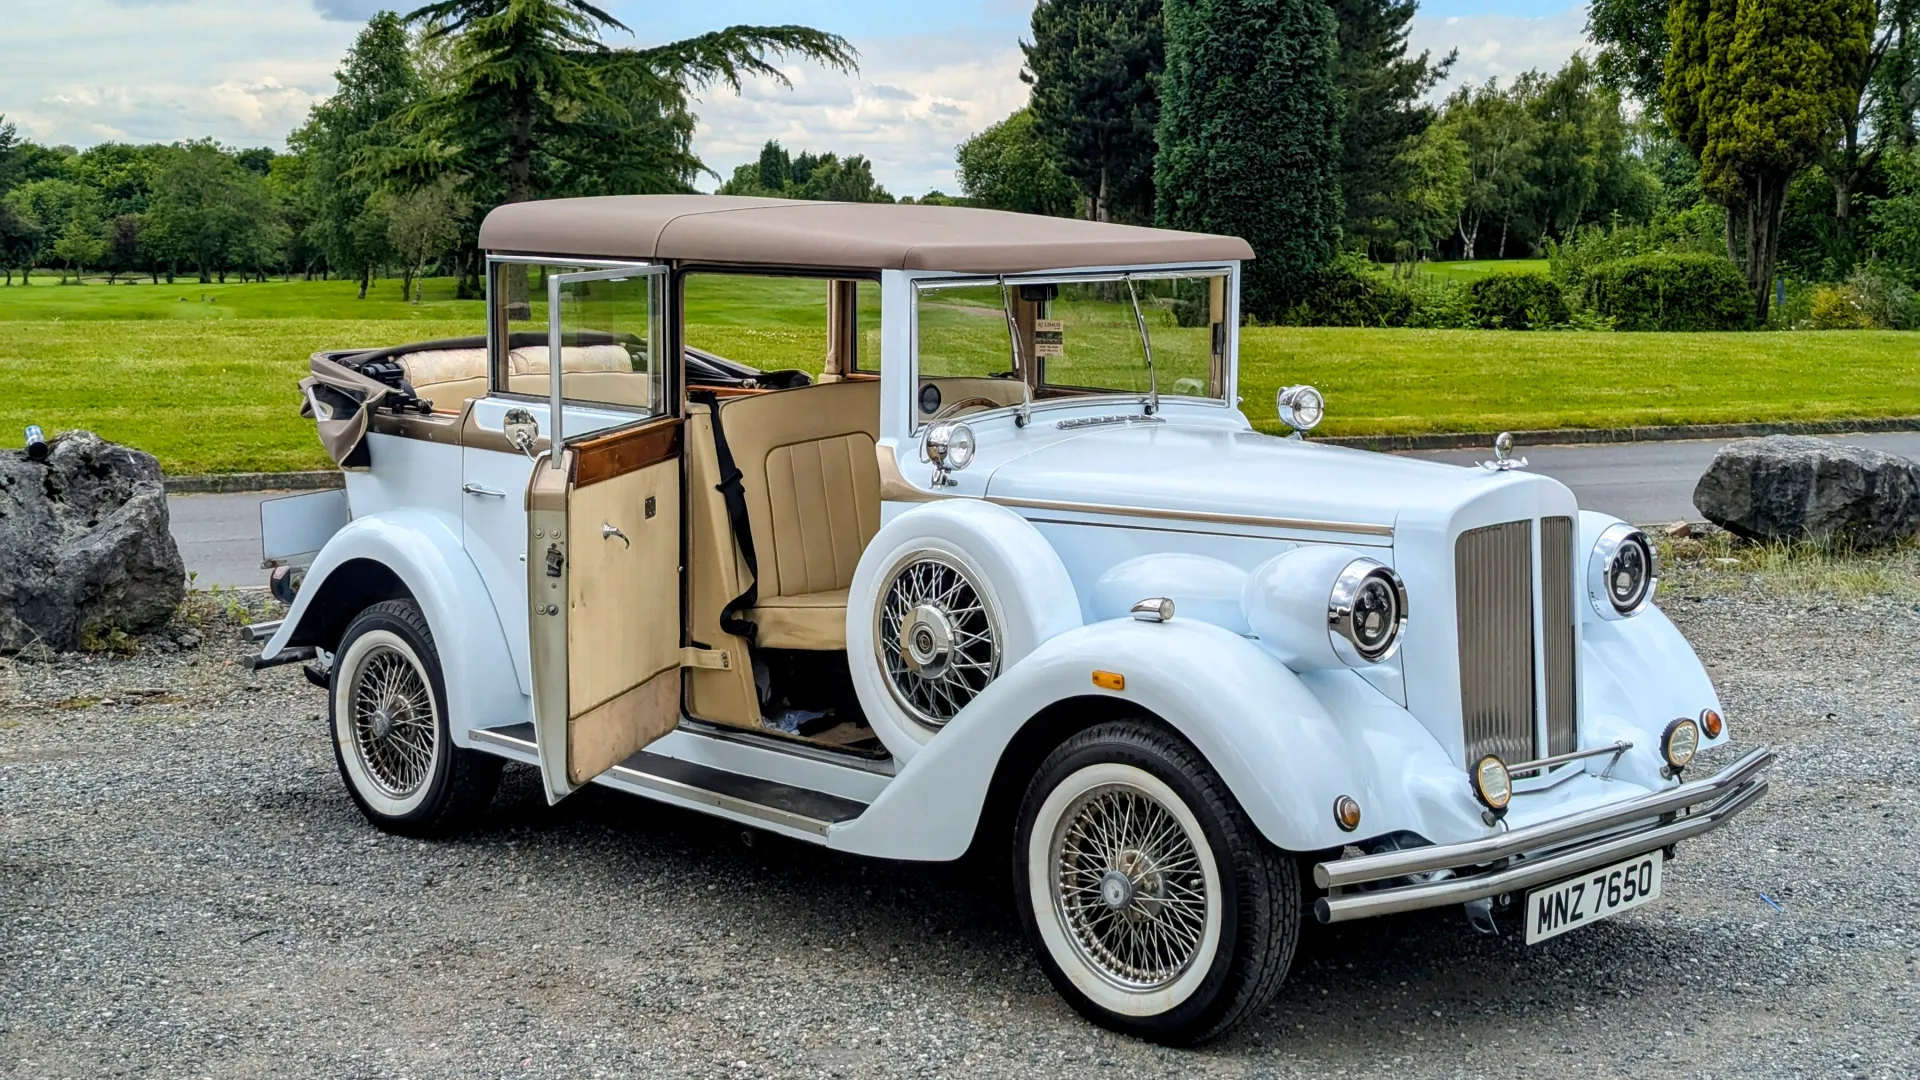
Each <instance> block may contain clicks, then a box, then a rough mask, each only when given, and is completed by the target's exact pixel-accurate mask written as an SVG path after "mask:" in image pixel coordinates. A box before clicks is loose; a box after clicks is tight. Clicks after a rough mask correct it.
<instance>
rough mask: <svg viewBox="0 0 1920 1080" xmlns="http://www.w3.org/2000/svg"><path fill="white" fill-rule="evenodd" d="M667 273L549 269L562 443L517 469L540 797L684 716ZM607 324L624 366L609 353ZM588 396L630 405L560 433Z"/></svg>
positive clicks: (677, 427)
mask: <svg viewBox="0 0 1920 1080" xmlns="http://www.w3.org/2000/svg"><path fill="white" fill-rule="evenodd" d="M663 280H664V270H663V268H658V267H644V268H626V269H620V270H602V271H591V272H587V273H578V274H554V275H550V276H549V277H548V279H547V285H548V311H549V316H548V317H549V322H550V349H549V372H548V373H549V374H550V376H551V382H552V393H553V401H552V403H551V415H552V416H553V417H554V418H555V420H554V421H553V428H554V430H553V433H552V434H553V445H554V446H555V447H556V448H557V449H556V451H555V452H554V453H552V454H549V455H544V456H542V458H541V459H540V461H539V462H537V463H536V464H535V466H534V470H533V476H532V478H531V480H530V481H529V484H528V490H527V531H528V534H529V535H528V537H527V608H528V611H527V617H528V619H529V635H528V638H529V645H530V653H531V660H532V668H533V671H532V675H533V717H534V730H535V738H536V741H537V742H538V743H539V749H540V771H541V774H542V775H543V777H544V778H545V781H546V787H547V800H548V801H549V802H558V801H559V800H560V799H562V798H564V797H566V796H567V795H568V794H570V793H572V792H573V791H574V790H576V789H578V788H579V787H581V786H583V785H585V784H587V783H589V782H591V781H592V780H593V778H594V777H596V776H599V775H600V774H601V773H603V772H605V771H607V770H608V769H610V768H612V767H613V766H615V765H618V764H619V763H620V762H621V761H623V760H625V759H626V758H627V757H628V756H629V755H631V754H632V753H633V752H634V751H636V750H638V749H640V748H641V747H643V746H645V745H646V744H648V743H650V742H652V741H653V740H655V739H657V738H659V737H660V736H662V735H665V734H666V733H667V732H669V731H672V730H673V729H674V727H675V726H676V725H677V724H678V723H679V720H680V611H681V602H680V589H681V574H680V453H681V420H680V419H679V417H677V416H674V415H671V411H672V410H671V409H670V408H669V407H668V406H667V404H666V402H665V396H666V395H665V392H664V389H663V387H664V385H665V382H666V380H665V379H664V375H665V366H666V361H665V359H664V357H665V349H664V345H663V342H664V324H665V318H664V314H663V311H664V307H663V301H664V298H665V291H664V287H663V284H662V283H663ZM643 318H644V321H645V325H644V326H641V325H636V323H639V322H641V320H642V319H643ZM609 334H611V335H612V337H613V339H614V340H615V341H617V342H619V343H620V347H622V348H625V349H626V350H627V352H628V357H629V359H628V362H629V363H630V364H631V365H632V370H631V371H622V370H619V365H618V363H614V362H611V361H610V360H609V356H610V355H611V356H612V357H613V360H614V361H617V360H618V356H617V354H609V353H608V352H607V348H608V346H607V345H606V341H607V338H608V335H609ZM570 342H571V343H575V344H569V343H570ZM580 342H591V343H592V344H589V345H580V344H577V343H580ZM627 379H635V380H639V381H638V382H635V383H633V384H631V385H627V384H625V383H624V382H623V380H627ZM583 401H584V402H587V403H589V404H593V405H606V404H614V405H621V406H625V407H627V408H632V409H635V410H636V414H635V421H634V422H633V423H631V424H628V425H624V426H620V427H616V428H612V429H603V430H601V431H597V432H594V433H592V434H589V435H586V436H583V437H578V438H574V439H571V440H569V439H568V438H567V437H566V434H565V432H564V431H562V427H563V425H564V423H565V420H564V419H563V418H564V417H565V416H566V413H565V412H564V409H566V408H567V407H568V405H569V404H573V405H574V406H575V407H576V408H577V407H578V403H580V402H583ZM575 415H578V414H577V413H576V414H575Z"/></svg>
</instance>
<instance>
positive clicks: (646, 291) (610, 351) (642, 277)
mask: <svg viewBox="0 0 1920 1080" xmlns="http://www.w3.org/2000/svg"><path fill="white" fill-rule="evenodd" d="M661 280H662V276H661V275H658V274H629V273H625V272H622V271H612V272H605V271H603V272H598V273H592V274H583V275H580V276H578V277H574V276H571V275H568V276H563V277H561V278H559V279H558V280H556V281H555V282H553V283H552V286H551V289H552V290H553V291H552V292H550V294H549V295H550V297H552V296H557V298H558V301H559V311H558V314H557V317H556V318H555V319H554V320H553V323H552V325H554V326H556V327H557V328H558V330H559V346H560V349H559V351H560V392H561V393H562V395H564V396H565V397H566V399H567V400H569V401H580V402H587V403H591V404H596V405H619V406H623V407H626V408H630V409H644V410H646V411H647V412H650V413H659V412H660V411H661V408H660V403H661V399H662V397H663V394H662V391H661V376H662V374H663V373H664V372H665V365H664V364H662V363H660V362H659V353H660V351H661V350H660V348H659V344H658V342H656V341H655V337H656V334H657V332H658V328H659V327H660V326H662V324H663V323H664V320H663V319H661V318H659V317H658V312H657V301H658V296H657V294H658V293H659V291H660V290H659V288H658V286H659V283H660V282H661ZM553 344H554V343H553V342H552V341H549V342H548V343H547V347H546V348H545V349H530V350H525V351H524V355H523V350H520V349H515V350H513V353H512V354H511V357H510V359H512V360H514V361H516V362H517V363H518V364H519V365H520V367H521V370H523V371H525V372H526V374H528V375H532V376H536V377H538V378H539V379H540V380H541V381H542V382H543V384H544V385H545V386H547V387H548V388H549V390H550V389H551V386H552V384H551V382H550V381H549V380H550V376H551V373H552V371H553V368H552V360H553V352H554V350H553Z"/></svg>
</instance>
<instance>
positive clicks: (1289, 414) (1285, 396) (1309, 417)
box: [1274, 386, 1327, 432]
mask: <svg viewBox="0 0 1920 1080" xmlns="http://www.w3.org/2000/svg"><path fill="white" fill-rule="evenodd" d="M1274 404H1275V405H1276V406H1278V407H1279V410H1280V422H1281V423H1283V424H1285V425H1287V426H1288V427H1290V428H1292V429H1293V430H1295V431H1299V432H1307V431H1312V430H1313V429H1314V428H1317V427H1319V426H1320V421H1322V420H1324V419H1326V416H1327V399H1326V398H1324V397H1321V396H1320V391H1318V390H1315V389H1314V388H1313V387H1311V386H1289V387H1285V388H1283V389H1282V390H1281V391H1280V393H1279V394H1277V395H1275V398H1274Z"/></svg>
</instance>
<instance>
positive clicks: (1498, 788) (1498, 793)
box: [1473, 754, 1513, 813]
mask: <svg viewBox="0 0 1920 1080" xmlns="http://www.w3.org/2000/svg"><path fill="white" fill-rule="evenodd" d="M1473 795H1474V798H1477V799H1479V800H1480V802H1481V804H1482V805H1484V806H1485V807H1486V808H1487V809H1489V810H1492V811H1494V812H1496V813H1497V812H1499V811H1502V810H1505V809H1506V808H1507V804H1508V803H1509V802H1512V801H1513V777H1512V776H1511V775H1510V774H1508V772H1507V763H1506V762H1504V761H1501V760H1500V759H1499V758H1497V757H1495V756H1494V755H1492V754H1488V755H1487V756H1486V757H1483V758H1481V759H1480V760H1479V761H1477V762H1475V763H1474V766H1473Z"/></svg>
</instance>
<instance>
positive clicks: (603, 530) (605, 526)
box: [600, 521, 633, 547]
mask: <svg viewBox="0 0 1920 1080" xmlns="http://www.w3.org/2000/svg"><path fill="white" fill-rule="evenodd" d="M616 536H617V537H619V538H620V542H621V543H623V544H625V545H627V546H628V547H632V546H633V541H631V540H629V539H627V534H626V533H623V532H621V531H620V526H618V525H615V524H613V523H612V522H610V521H609V522H602V523H601V525H600V539H602V540H611V539H613V538H614V537H616Z"/></svg>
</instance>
